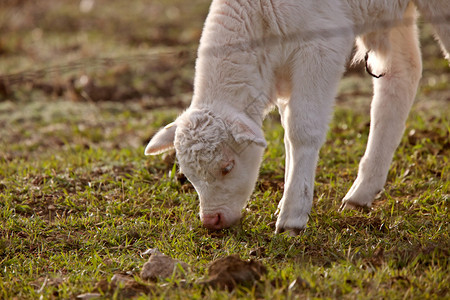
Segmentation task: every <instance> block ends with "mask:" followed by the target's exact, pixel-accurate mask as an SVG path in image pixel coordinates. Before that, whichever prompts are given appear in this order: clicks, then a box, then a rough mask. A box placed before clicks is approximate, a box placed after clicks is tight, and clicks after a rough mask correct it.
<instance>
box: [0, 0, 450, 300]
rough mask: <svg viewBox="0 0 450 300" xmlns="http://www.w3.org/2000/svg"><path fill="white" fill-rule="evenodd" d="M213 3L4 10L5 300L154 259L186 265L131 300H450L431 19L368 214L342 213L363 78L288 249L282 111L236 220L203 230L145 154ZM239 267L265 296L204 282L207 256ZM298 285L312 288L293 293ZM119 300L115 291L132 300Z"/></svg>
mask: <svg viewBox="0 0 450 300" xmlns="http://www.w3.org/2000/svg"><path fill="white" fill-rule="evenodd" d="M91 4H93V6H92V7H90V5H91ZM208 6H209V1H204V0H195V1H189V2H186V1H181V0H167V1H143V0H138V1H124V0H116V1H106V0H93V1H91V0H82V1H80V2H78V1H67V2H66V1H56V0H46V1H38V2H35V1H32V2H31V1H22V0H8V1H4V2H2V3H1V4H0V128H1V135H0V298H3V299H8V298H16V299H23V298H25V299H27V298H28V299H35V298H38V297H40V296H42V298H44V299H47V298H75V297H76V296H77V295H80V294H86V293H91V292H95V291H97V290H98V285H99V283H101V282H109V281H111V279H112V277H113V275H114V274H117V273H121V274H122V273H123V274H128V275H134V276H136V278H137V277H138V275H139V272H140V270H141V269H142V266H143V264H144V263H145V262H146V261H147V259H148V253H149V251H147V250H148V249H154V248H158V249H159V251H161V252H163V253H165V254H166V255H169V256H171V257H173V258H176V259H179V260H181V261H184V262H186V263H188V264H189V265H190V266H191V270H190V271H189V272H188V273H187V274H186V275H185V276H186V277H185V278H184V279H182V280H181V279H178V278H169V279H161V280H160V281H158V282H156V283H152V284H151V285H150V284H149V286H150V287H148V286H146V288H143V289H140V290H139V289H138V290H137V292H136V291H135V290H133V291H134V292H133V293H132V295H134V296H135V297H139V295H141V297H143V298H146V296H145V294H148V293H149V294H151V295H153V297H155V298H162V299H163V298H164V299H165V298H171V297H183V298H184V297H186V298H197V299H198V298H200V297H206V298H214V299H228V298H250V299H252V298H267V299H277V298H278V299H284V298H296V297H299V298H303V297H308V298H348V299H355V298H364V299H368V298H372V299H380V298H392V299H397V298H415V299H424V298H435V299H443V298H449V294H450V290H449V286H448V282H449V281H450V275H449V274H450V272H449V264H448V260H449V249H450V240H449V224H450V222H449V212H448V207H449V205H448V203H449V202H448V201H449V177H450V176H449V174H450V172H449V161H448V159H449V156H450V150H449V149H450V138H449V129H450V125H449V116H450V105H449V103H450V89H449V84H448V82H449V79H450V68H449V67H448V63H447V61H445V60H444V59H443V58H442V55H441V53H440V50H439V47H438V45H437V43H436V42H435V41H434V39H433V38H432V35H431V29H430V24H424V23H423V22H421V24H420V27H421V32H422V34H421V43H422V52H423V57H424V72H423V78H422V80H421V86H420V89H419V91H418V95H417V100H416V103H415V105H414V106H413V109H412V112H411V115H410V117H409V119H408V122H407V128H406V132H405V135H404V137H403V140H402V142H401V145H400V147H399V149H398V151H397V152H396V155H395V158H394V161H393V163H392V166H391V170H390V173H389V176H388V182H387V184H386V186H385V190H384V191H383V192H382V193H381V194H380V195H379V197H378V199H377V201H376V202H375V204H374V207H373V209H372V210H370V211H348V212H344V213H338V212H337V209H338V208H339V205H340V201H341V199H342V197H343V196H344V195H345V193H346V191H347V190H348V189H349V187H350V186H351V183H352V180H354V179H355V177H356V172H357V165H358V162H359V159H360V157H361V156H362V154H363V153H364V148H365V144H366V141H367V134H368V128H369V127H368V126H369V114H368V112H369V107H370V97H371V93H372V91H371V78H370V76H368V75H367V74H365V73H364V71H363V70H362V68H361V66H357V67H355V68H352V69H351V70H350V71H349V72H348V73H347V74H346V75H345V77H344V79H343V80H342V82H341V85H340V88H339V94H338V96H337V103H336V111H335V114H334V118H333V121H332V123H331V126H330V131H329V134H328V138H327V141H326V143H325V145H324V147H323V149H322V151H321V158H320V162H319V165H318V168H317V177H316V184H315V195H314V208H313V211H312V212H311V218H310V222H309V224H308V228H307V229H306V230H305V231H304V232H303V233H302V234H301V235H299V236H298V237H294V238H293V237H289V236H286V235H284V234H279V235H276V234H274V226H275V220H276V217H275V216H274V212H275V210H276V206H277V202H278V201H279V199H280V198H281V195H282V191H283V174H284V146H283V143H282V136H283V131H282V128H281V125H280V122H279V117H278V115H277V113H276V112H274V113H272V114H270V115H269V117H268V118H267V120H266V121H265V123H264V128H265V132H266V139H267V141H268V144H269V145H268V148H267V150H266V152H265V157H264V162H263V165H262V168H261V174H260V180H259V181H258V183H257V186H256V190H255V192H254V193H253V195H252V197H251V201H250V203H249V204H248V206H247V208H246V210H245V213H244V217H243V220H242V222H241V224H239V225H238V226H235V227H233V228H231V229H228V230H223V231H219V232H209V231H208V230H206V229H204V228H202V227H201V223H200V220H199V218H198V199H197V195H196V193H195V191H194V190H193V188H192V186H191V185H190V184H189V182H187V181H185V179H183V178H182V177H181V176H179V175H178V174H177V172H176V170H177V169H176V163H174V161H173V158H172V157H171V156H157V157H145V156H144V155H143V152H144V146H145V145H146V143H147V142H148V140H149V138H150V137H151V136H152V134H154V133H155V132H156V130H157V129H158V128H159V127H160V126H163V125H165V124H167V123H169V122H170V121H172V120H173V118H174V117H176V115H177V114H178V113H180V111H181V110H182V109H183V108H185V107H186V106H187V105H188V104H189V101H190V98H191V95H192V81H193V72H194V60H195V56H196V48H197V46H198V40H199V37H200V33H201V28H202V24H203V21H204V19H205V17H206V14H207V10H208ZM233 254H239V255H240V257H241V258H243V259H245V260H246V259H253V260H256V261H258V263H261V264H263V265H264V266H265V267H267V273H265V274H264V275H263V276H262V278H261V279H260V281H259V283H258V284H256V285H254V286H250V287H249V286H245V287H241V288H238V289H235V290H233V291H228V290H218V289H215V288H213V287H209V288H205V287H204V286H203V285H202V284H200V282H202V280H203V276H205V275H206V273H207V267H208V265H209V264H210V263H211V262H212V261H214V260H216V259H218V258H222V257H225V256H227V255H233ZM299 278H301V282H304V283H305V284H301V285H294V284H290V283H293V282H294V280H296V279H297V280H299ZM137 279H138V278H137ZM105 280H106V281H105ZM297 282H299V281H297ZM144 284H146V283H144ZM126 289H127V287H126V286H125V287H123V286H122V287H121V286H119V287H117V289H116V290H115V291H114V293H115V294H114V295H113V296H114V297H118V298H121V297H122V298H126V297H128V296H130V294H129V293H128V294H127V293H126V292H127V291H126ZM124 290H125V292H124ZM128 292H129V291H128ZM110 296H111V295H110ZM105 297H106V296H105Z"/></svg>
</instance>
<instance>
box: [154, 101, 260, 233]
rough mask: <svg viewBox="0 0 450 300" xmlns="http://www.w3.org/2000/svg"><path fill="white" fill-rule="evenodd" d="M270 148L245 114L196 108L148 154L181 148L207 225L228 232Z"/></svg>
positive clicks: (156, 140) (183, 165)
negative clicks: (229, 113) (230, 113)
mask: <svg viewBox="0 0 450 300" xmlns="http://www.w3.org/2000/svg"><path fill="white" fill-rule="evenodd" d="M265 146H266V141H265V139H264V136H263V133H262V131H261V128H259V127H258V126H257V125H256V123H254V122H253V121H252V120H251V119H250V118H248V117H247V116H246V115H245V114H242V113H237V114H234V115H228V116H219V115H217V114H215V113H213V112H212V111H211V110H208V109H194V108H190V109H188V110H187V111H185V112H184V113H183V114H182V115H181V116H179V117H178V118H177V119H176V120H175V122H173V123H171V124H169V125H167V126H166V127H164V128H163V129H161V130H160V131H159V132H158V133H157V134H156V135H155V136H154V137H153V138H152V140H151V141H150V143H149V144H148V145H147V148H146V149H145V154H146V155H154V154H159V153H162V152H165V151H167V150H170V149H172V148H175V150H176V155H177V159H178V162H179V165H180V169H181V171H182V172H183V173H184V174H185V175H186V177H187V178H188V179H189V181H190V182H191V183H192V184H193V185H194V187H195V189H196V191H197V193H198V195H199V198H200V218H201V220H202V223H203V225H204V226H205V227H207V228H209V229H222V228H226V227H229V226H231V225H233V224H234V223H236V222H237V221H239V219H240V217H241V211H242V209H243V208H244V207H245V205H246V204H247V201H248V199H249V197H250V195H251V193H252V191H253V188H254V186H255V182H256V179H257V177H258V171H259V166H260V164H261V159H262V155H263V150H264V147H265Z"/></svg>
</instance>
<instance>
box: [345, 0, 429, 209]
mask: <svg viewBox="0 0 450 300" xmlns="http://www.w3.org/2000/svg"><path fill="white" fill-rule="evenodd" d="M409 13H410V15H411V16H412V17H413V16H414V9H413V7H412V6H411V7H410V8H409ZM407 14H408V13H407ZM390 41H391V48H390V51H389V53H388V54H387V57H383V58H380V57H377V53H376V50H375V49H372V50H373V51H374V52H375V53H374V55H373V56H372V57H373V58H375V59H372V61H369V62H370V64H371V65H373V66H374V67H375V68H376V69H379V66H380V64H381V65H382V66H383V68H382V69H383V70H384V72H385V75H384V76H383V77H381V78H378V79H376V78H374V80H373V85H374V97H373V100H372V106H371V124H370V133H369V141H368V144H367V149H366V152H365V154H364V156H363V158H362V159H361V162H360V165H359V171H358V176H357V178H356V180H355V182H354V183H353V185H352V187H351V188H350V190H349V191H348V193H347V195H346V196H345V197H344V199H343V200H342V202H343V203H342V206H341V208H342V209H344V208H354V207H370V206H371V205H372V202H373V200H374V198H375V196H376V194H377V193H378V192H380V191H381V190H382V188H383V186H384V184H385V182H386V178H387V174H388V171H389V166H390V164H391V161H392V157H393V155H394V152H395V149H396V148H397V146H398V145H399V143H400V140H401V138H402V135H403V131H404V129H405V122H406V119H407V117H408V113H409V110H410V108H411V106H412V103H413V101H414V97H415V94H416V90H417V86H418V83H419V79H420V77H421V71H422V64H421V58H420V50H419V45H418V40H417V33H416V26H415V24H409V25H408V26H399V27H396V28H394V29H392V30H391V31H390ZM371 53H372V52H371ZM374 60H375V62H374Z"/></svg>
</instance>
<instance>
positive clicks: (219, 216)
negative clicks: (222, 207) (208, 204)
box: [216, 213, 223, 225]
mask: <svg viewBox="0 0 450 300" xmlns="http://www.w3.org/2000/svg"><path fill="white" fill-rule="evenodd" d="M222 219H223V217H222V214H220V213H219V214H217V221H216V225H219V224H220V223H221V222H222Z"/></svg>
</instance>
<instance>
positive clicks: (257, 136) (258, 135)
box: [229, 119, 267, 148]
mask: <svg viewBox="0 0 450 300" xmlns="http://www.w3.org/2000/svg"><path fill="white" fill-rule="evenodd" d="M229 124H230V123H229ZM230 126H231V133H232V135H233V138H234V140H235V141H236V142H237V143H248V142H252V143H255V144H256V145H258V146H261V147H264V148H265V147H267V142H266V140H265V138H264V135H263V132H262V130H261V128H259V127H258V126H257V125H256V124H255V123H253V121H247V120H245V121H244V120H239V119H238V120H235V121H234V122H232V123H231V124H230Z"/></svg>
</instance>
